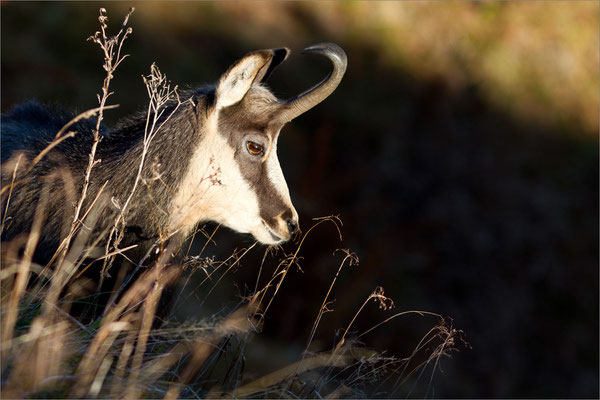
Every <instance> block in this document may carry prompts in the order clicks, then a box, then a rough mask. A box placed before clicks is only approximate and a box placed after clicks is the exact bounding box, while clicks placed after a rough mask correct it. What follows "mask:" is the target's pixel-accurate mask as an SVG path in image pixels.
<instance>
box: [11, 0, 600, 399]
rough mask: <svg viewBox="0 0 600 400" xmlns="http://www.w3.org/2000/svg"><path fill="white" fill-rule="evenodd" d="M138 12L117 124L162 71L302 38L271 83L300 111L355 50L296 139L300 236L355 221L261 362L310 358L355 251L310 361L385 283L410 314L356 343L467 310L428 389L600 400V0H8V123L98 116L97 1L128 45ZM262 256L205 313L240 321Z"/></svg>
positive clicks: (177, 71) (311, 240)
mask: <svg viewBox="0 0 600 400" xmlns="http://www.w3.org/2000/svg"><path fill="white" fill-rule="evenodd" d="M129 6H135V7H136V11H135V13H134V14H133V16H132V18H131V20H130V24H131V26H132V27H133V34H132V36H131V37H130V38H129V39H128V40H127V41H126V42H125V45H124V48H125V51H126V52H127V53H129V54H131V56H130V57H129V58H128V59H127V60H126V61H125V62H124V63H123V64H122V65H121V66H120V67H119V69H118V70H117V73H116V77H115V80H114V82H113V86H112V89H113V90H114V92H115V94H114V95H113V96H112V97H111V99H110V101H109V103H111V104H120V108H119V109H117V110H113V111H110V112H109V113H107V116H106V120H107V123H108V124H112V123H114V122H116V121H117V120H118V119H119V118H120V117H123V116H125V115H127V114H130V113H132V112H134V111H137V110H140V109H142V108H143V107H144V106H145V104H146V94H145V93H146V92H145V88H144V86H143V83H142V79H141V75H142V74H147V73H148V72H149V67H150V64H151V63H152V62H156V63H157V64H158V66H159V67H160V68H161V70H162V71H163V72H164V73H166V74H167V76H168V77H169V79H170V80H171V81H173V82H174V83H176V84H179V85H180V86H182V87H183V86H186V85H190V86H194V85H199V84H203V83H211V82H214V81H216V80H217V79H218V77H219V76H220V74H221V73H223V72H224V71H225V69H226V68H227V67H228V66H229V65H230V64H231V63H232V62H233V61H235V60H236V59H237V58H239V57H240V56H242V55H243V54H245V53H247V52H249V51H252V50H256V49H261V48H270V47H278V46H287V47H290V48H291V49H292V51H293V53H292V56H291V57H290V58H289V59H288V60H287V61H286V62H285V63H284V64H283V65H281V66H280V67H279V68H278V70H277V71H276V72H275V73H274V75H273V77H272V78H271V80H270V86H271V87H272V89H273V91H274V92H275V93H276V94H277V95H278V96H280V97H282V98H285V97H291V96H293V95H295V94H297V93H299V92H300V91H302V90H304V89H305V88H307V87H309V86H311V85H312V84H314V83H315V82H317V81H319V80H320V79H321V78H322V77H323V76H324V75H325V74H326V73H327V71H328V68H329V67H328V64H327V62H326V61H324V60H321V59H319V58H317V57H313V56H303V55H301V54H300V50H301V49H302V48H304V47H306V46H308V45H310V44H313V43H317V42H321V41H332V42H335V43H338V44H339V45H340V46H342V47H343V48H344V49H345V50H346V52H347V54H348V58H349V67H348V71H347V74H346V76H345V78H344V80H343V81H342V84H341V85H340V87H339V88H338V89H337V90H336V92H335V93H334V94H333V95H332V96H331V97H330V98H329V99H327V100H326V101H325V102H324V103H322V104H321V105H319V106H318V107H316V108H315V109H313V110H311V111H309V112H308V113H306V114H305V115H303V116H301V117H299V118H298V119H297V120H295V121H294V122H293V123H291V124H290V125H289V126H287V127H285V128H284V131H283V133H282V138H281V140H280V145H279V147H280V150H279V151H280V160H281V164H282V167H283V170H284V173H285V175H286V179H287V181H288V184H289V186H290V190H291V194H292V199H293V200H294V203H295V206H296V208H297V209H298V211H299V213H300V220H301V225H302V228H303V230H304V231H306V230H307V229H308V228H310V226H311V225H312V223H313V222H312V221H311V219H312V218H314V217H320V216H325V215H339V216H340V218H341V219H342V221H343V223H344V225H343V229H342V233H343V238H344V239H343V241H342V242H341V243H340V242H339V239H338V235H337V232H336V230H335V228H334V227H333V225H331V224H324V225H322V226H320V227H319V228H317V229H315V230H314V231H313V232H311V234H310V236H309V237H308V238H307V240H306V243H305V245H304V247H303V249H302V250H301V253H300V255H301V256H302V257H304V258H303V260H302V261H301V266H302V268H303V273H301V272H297V271H295V270H293V273H292V274H291V275H290V276H288V277H287V278H286V281H285V282H284V285H283V287H282V289H281V291H280V293H279V294H278V295H277V296H278V297H277V298H276V301H275V302H274V305H273V307H272V308H271V310H270V311H269V314H268V318H267V321H266V324H265V329H264V332H263V333H262V334H261V335H259V336H260V339H259V340H258V341H257V342H256V343H257V344H256V346H255V347H254V348H255V349H259V350H254V351H255V352H257V353H256V354H255V356H256V355H258V359H259V361H257V362H256V361H253V360H252V353H251V351H252V350H249V355H248V361H247V362H248V365H252V363H253V362H255V363H257V364H259V366H260V367H262V368H264V370H265V371H264V372H268V371H269V370H270V369H271V368H276V367H277V365H279V366H282V365H286V363H288V364H289V362H293V361H294V360H295V359H296V358H297V356H298V354H299V352H300V351H301V350H302V349H303V347H304V346H305V344H306V341H307V338H308V335H309V332H310V329H311V327H312V323H313V321H314V319H315V317H316V313H317V310H318V308H319V306H320V304H321V302H322V300H323V297H324V295H325V293H326V291H327V289H328V287H329V285H330V283H331V280H332V279H333V276H334V275H335V272H336V271H337V268H338V266H339V263H340V262H341V259H342V258H343V254H341V253H336V254H335V255H332V253H333V252H334V250H335V249H337V248H348V249H350V250H351V251H353V252H355V253H356V254H357V255H358V257H359V258H360V265H359V266H353V267H349V268H345V269H343V270H342V274H341V276H340V279H339V280H338V282H337V283H336V286H335V287H334V289H333V292H332V297H333V298H335V299H336V302H335V303H334V304H333V305H332V306H331V307H332V308H333V309H334V310H335V311H334V312H332V313H328V314H325V316H324V317H323V320H322V322H321V325H320V327H319V329H318V331H317V335H316V339H315V343H314V346H313V347H312V349H313V350H315V351H318V350H327V349H329V348H331V346H332V345H333V344H334V343H335V332H336V330H338V329H342V328H345V327H346V326H347V324H348V323H349V321H350V320H351V318H352V317H353V315H354V314H355V312H356V311H357V309H358V308H359V307H360V305H361V304H362V302H363V301H364V300H365V299H366V298H367V296H368V295H369V294H370V293H371V291H372V290H373V289H374V288H375V287H376V286H378V285H381V286H383V287H384V288H385V290H386V294H387V295H388V296H390V297H392V298H393V299H394V301H395V304H396V308H395V309H394V310H392V311H391V312H390V311H387V312H386V311H384V310H379V309H377V307H376V306H375V305H373V304H371V305H369V306H367V307H366V308H365V310H364V311H363V312H362V313H361V314H360V316H359V317H358V319H357V322H356V323H355V325H354V328H353V329H354V330H355V331H357V332H362V331H365V330H366V329H368V328H370V327H371V326H373V325H375V324H376V323H377V322H379V321H382V320H383V319H385V318H386V317H388V316H389V315H391V313H393V312H399V311H404V310H428V311H432V312H436V313H439V314H442V315H444V316H450V317H452V318H453V324H454V326H455V327H456V328H458V329H462V330H464V331H465V334H466V339H467V340H468V341H469V343H470V344H471V346H472V348H471V349H468V348H465V347H461V346H459V348H460V352H458V353H454V356H453V358H452V359H445V360H444V361H442V364H441V371H438V372H437V373H436V375H435V377H434V379H433V383H432V385H431V386H432V387H433V392H432V391H431V387H429V389H430V391H429V395H432V393H433V395H434V396H435V397H555V398H566V397H577V398H582V397H593V398H597V397H598V395H599V393H598V391H599V386H598V385H599V382H598V372H599V371H598V369H599V368H598V362H599V347H598V343H599V336H598V333H599V325H598V322H599V307H598V305H599V298H598V293H599V283H598V279H599V277H598V254H599V253H598V252H599V249H598V246H599V244H598V243H599V238H598V182H599V175H598V161H599V159H598V109H599V91H598V88H599V78H598V70H599V54H598V48H599V40H598V34H599V25H598V15H599V4H598V3H597V2H569V4H567V2H448V3H441V2H428V3H421V2H418V3H417V2H415V3H411V2H403V3H397V2H381V3H379V2H368V3H367V2H340V3H337V2H324V3H313V2H277V3H270V2H269V3H262V2H252V3H245V2H226V3H211V2H202V3H176V2H169V3H166V2H165V3H161V2H150V3H137V4H136V3H126V2H123V3H113V2H106V3H91V2H86V3H80V2H75V3H54V2H49V3H24V2H18V3H12V2H2V7H1V16H2V20H1V36H2V38H1V51H2V60H1V64H2V69H1V74H2V75H1V77H2V87H1V101H2V111H3V112H4V111H6V110H8V109H9V108H10V107H11V106H13V105H15V104H18V103H20V102H23V101H25V100H27V99H30V98H36V99H38V100H40V101H42V102H47V103H54V104H59V105H62V106H65V107H68V108H75V109H77V110H79V111H83V110H86V109H89V108H93V107H95V106H96V105H97V103H96V93H98V92H99V89H100V86H101V82H102V79H103V75H104V71H103V70H102V68H101V62H102V58H101V57H102V56H101V53H100V51H99V49H98V48H97V46H95V45H94V44H92V43H91V42H86V40H85V39H86V38H87V37H88V36H90V35H92V34H93V33H94V32H95V31H96V30H97V29H98V21H97V16H98V9H99V8H100V7H105V8H106V9H107V11H108V17H109V32H113V33H114V32H115V31H116V29H118V27H119V26H120V24H121V21H122V18H123V16H124V15H125V12H126V10H127V8H128V7H129ZM209 230H210V227H209ZM216 241H217V243H218V245H217V246H213V245H211V246H209V248H208V249H207V250H205V255H210V254H211V253H212V254H215V255H216V256H217V257H220V256H224V255H227V254H230V253H231V251H232V250H233V249H234V248H236V247H240V246H243V245H247V244H248V242H249V241H248V239H247V238H241V239H240V237H239V235H233V234H231V233H230V232H227V231H226V230H225V229H221V230H220V231H219V232H218V235H217V239H216ZM293 248H294V246H293V245H290V247H289V248H288V247H286V249H293ZM263 252H264V249H258V248H257V249H255V250H253V251H252V252H251V253H250V254H249V255H248V256H247V257H245V258H244V259H243V260H242V263H241V266H240V267H239V268H237V269H236V270H235V271H233V272H232V273H230V274H228V275H227V279H225V280H223V281H222V282H220V283H219V285H218V286H217V288H216V289H215V293H216V294H215V293H213V296H216V297H214V298H215V299H217V300H215V301H213V303H212V304H209V303H210V302H207V303H198V305H197V306H196V305H195V304H194V303H190V302H189V301H188V302H187V306H188V308H191V309H194V308H198V309H199V308H202V307H207V309H208V310H207V311H206V315H211V313H213V312H214V309H215V307H216V308H217V309H219V310H221V311H223V310H225V311H226V310H230V309H231V308H230V307H233V306H235V304H237V303H238V302H239V300H240V298H239V295H247V294H248V293H249V292H251V290H252V289H253V287H254V282H255V280H256V277H257V270H258V266H259V264H260V260H261V259H262V256H263ZM277 260H278V255H275V256H273V257H271V261H269V262H267V266H266V267H265V271H263V274H265V275H263V277H262V278H261V282H263V283H264V282H265V279H266V278H265V277H266V276H268V275H269V273H270V272H272V269H273V267H274V265H276V264H277ZM269 263H270V264H269ZM269 265H271V266H269ZM269 268H270V269H269ZM192 286H193V285H192ZM203 297H204V294H203V293H199V294H198V293H197V294H195V295H194V296H190V297H189V298H190V299H193V298H200V299H202V298H203ZM211 307H212V309H211ZM181 318H185V316H183V317H181ZM434 322H435V321H431V320H427V319H426V318H421V317H419V318H417V317H415V316H409V317H403V318H398V319H395V320H393V321H391V322H389V323H388V324H386V325H384V326H382V327H380V328H379V329H377V330H375V331H373V333H371V334H369V335H365V336H363V337H362V338H361V340H362V341H363V342H364V343H365V345H366V346H368V347H371V348H375V349H378V350H382V351H383V350H387V352H388V354H394V355H397V356H399V357H405V356H408V355H409V354H410V352H411V351H412V349H413V348H414V346H415V345H416V344H417V342H418V340H419V339H420V337H422V336H423V335H424V333H425V332H426V331H427V329H429V328H430V327H431V326H432V325H431V324H432V323H434ZM260 346H263V347H260ZM261 348H264V350H262V351H264V352H267V351H268V354H269V357H263V358H262V359H261V350H260V349H261ZM286 357H289V360H288V359H286ZM255 358H256V357H255ZM267 359H270V362H271V363H272V364H273V365H270V364H269V361H266V360H267ZM274 359H275V360H274ZM423 380H424V382H423V385H422V388H421V389H419V388H417V389H416V390H414V391H413V392H412V393H411V395H412V396H417V397H418V396H423V395H424V394H425V391H426V390H427V388H428V385H427V384H428V381H429V379H428V378H427V379H425V378H423ZM420 390H421V391H420ZM406 391H408V390H406ZM398 395H399V396H405V395H406V393H404V394H403V393H401V392H399V393H398Z"/></svg>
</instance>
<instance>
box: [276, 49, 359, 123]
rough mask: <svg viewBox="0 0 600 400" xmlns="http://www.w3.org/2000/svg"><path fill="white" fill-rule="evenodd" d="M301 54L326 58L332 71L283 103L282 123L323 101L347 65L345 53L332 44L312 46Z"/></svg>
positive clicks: (337, 82)
mask: <svg viewBox="0 0 600 400" xmlns="http://www.w3.org/2000/svg"><path fill="white" fill-rule="evenodd" d="M303 53H317V54H322V55H324V56H326V57H327V58H329V60H330V61H331V63H332V64H333V71H331V72H330V73H329V75H327V77H326V78H325V79H323V80H322V81H321V82H320V83H318V84H316V85H315V86H313V87H312V88H310V89H308V90H306V91H304V92H303V93H301V94H299V95H298V96H296V97H293V98H291V99H289V100H288V101H286V102H285V103H283V106H282V107H283V110H282V112H281V119H282V121H283V122H284V123H285V122H288V121H291V120H292V119H294V118H296V117H297V116H298V115H300V114H302V113H304V112H306V111H308V110H310V109H311V108H313V107H314V106H316V105H317V104H319V103H320V102H322V101H323V100H325V99H326V98H327V96H329V95H330V94H331V93H332V92H333V91H334V90H335V88H337V86H338V85H339V84H340V81H341V80H342V77H343V76H344V72H346V66H347V65H348V58H347V57H346V53H344V50H342V48H341V47H340V46H338V45H337V44H334V43H319V44H314V45H312V46H310V47H307V48H306V49H304V51H303Z"/></svg>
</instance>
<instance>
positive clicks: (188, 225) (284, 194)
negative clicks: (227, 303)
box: [169, 51, 298, 245]
mask: <svg viewBox="0 0 600 400" xmlns="http://www.w3.org/2000/svg"><path fill="white" fill-rule="evenodd" d="M273 54H274V53H272V52H264V51H263V52H257V53H253V54H251V55H249V56H247V57H245V58H243V59H242V60H240V61H238V62H237V63H236V64H234V65H233V66H232V67H230V69H229V70H228V71H227V72H226V73H225V74H224V75H223V76H222V77H221V80H220V81H219V84H218V85H217V87H216V90H215V100H214V104H213V105H212V106H211V107H210V109H209V112H208V115H207V116H206V118H205V119H204V122H203V124H202V125H203V128H202V129H203V132H202V133H203V134H202V140H201V141H200V143H199V145H198V148H197V149H196V150H195V152H194V154H193V157H192V160H191V161H190V163H189V167H188V170H187V172H186V174H185V176H184V179H183V181H182V183H181V185H180V189H179V190H178V192H177V193H176V195H175V198H174V199H173V202H172V204H171V217H170V223H169V231H170V232H174V231H183V232H189V231H190V230H191V229H193V227H194V226H195V225H196V224H198V223H199V222H204V221H214V222H217V223H220V224H223V225H225V226H227V227H229V228H231V229H233V230H235V231H237V232H240V233H250V234H252V235H253V236H254V237H255V238H256V239H257V240H258V241H259V242H262V243H264V244H269V245H275V244H279V243H281V242H284V241H286V240H289V239H290V237H291V236H292V234H293V232H294V231H295V230H296V227H297V226H298V225H297V224H298V213H297V212H296V210H295V209H294V207H293V205H292V202H291V200H290V195H289V191H288V188H287V184H286V182H285V178H284V177H283V172H282V171H281V167H280V165H279V160H278V159H277V138H278V136H279V130H280V129H281V127H282V126H283V124H282V123H278V122H276V121H277V118H276V117H277V112H278V110H279V103H278V101H277V99H276V98H275V96H273V94H272V93H271V92H269V91H268V90H267V89H265V88H264V87H262V86H261V85H260V84H259V81H260V79H262V77H264V76H265V74H266V70H267V69H268V68H269V66H270V63H271V61H272V59H273ZM257 81H258V82H257Z"/></svg>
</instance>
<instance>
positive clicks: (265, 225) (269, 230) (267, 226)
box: [262, 221, 285, 244]
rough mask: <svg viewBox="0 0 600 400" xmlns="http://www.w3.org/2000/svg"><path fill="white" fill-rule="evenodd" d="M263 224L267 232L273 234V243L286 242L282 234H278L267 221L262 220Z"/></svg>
mask: <svg viewBox="0 0 600 400" xmlns="http://www.w3.org/2000/svg"><path fill="white" fill-rule="evenodd" d="M262 224H263V226H264V227H265V228H266V230H267V232H269V235H271V238H272V239H273V241H274V242H275V243H272V244H279V243H283V242H285V239H283V238H282V237H281V236H279V235H277V234H276V233H275V232H274V231H273V229H272V228H271V227H270V226H269V225H268V224H267V223H266V222H265V221H262Z"/></svg>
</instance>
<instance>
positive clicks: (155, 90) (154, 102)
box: [100, 64, 182, 284]
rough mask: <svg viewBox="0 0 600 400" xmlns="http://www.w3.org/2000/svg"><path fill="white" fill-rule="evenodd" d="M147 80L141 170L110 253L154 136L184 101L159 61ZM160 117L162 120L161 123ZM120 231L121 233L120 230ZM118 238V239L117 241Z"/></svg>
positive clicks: (113, 234)
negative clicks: (168, 107)
mask: <svg viewBox="0 0 600 400" xmlns="http://www.w3.org/2000/svg"><path fill="white" fill-rule="evenodd" d="M143 79H144V84H145V86H146V91H147V93H148V97H149V102H148V110H147V112H146V125H145V127H144V140H143V149H142V154H141V157H140V162H139V165H138V170H137V174H136V176H135V179H134V182H133V185H132V187H131V190H130V192H129V195H128V196H127V199H126V200H125V202H124V203H123V205H122V206H120V209H119V214H118V215H117V217H116V219H115V221H114V223H113V227H112V229H111V231H110V233H109V235H108V240H107V241H106V246H105V253H106V254H109V253H110V249H111V247H113V248H115V249H116V248H117V246H118V245H119V243H120V242H121V240H122V239H123V233H124V229H125V224H126V221H125V214H126V213H127V209H128V207H129V203H130V202H131V199H132V198H133V196H134V194H135V192H136V190H137V187H138V185H139V182H140V180H142V171H143V169H144V166H145V161H146V157H147V155H148V152H149V150H150V145H151V143H152V140H153V139H154V137H155V136H156V134H157V133H158V131H159V130H160V129H161V128H162V127H163V125H164V124H165V123H167V122H168V121H169V120H170V119H171V117H172V116H173V115H174V114H175V112H176V111H177V109H178V108H179V106H180V105H181V104H182V103H181V100H180V99H179V95H178V93H177V86H175V87H173V88H171V85H170V83H169V82H168V80H167V77H166V75H164V74H162V73H161V72H160V70H159V69H158V67H157V66H156V64H152V66H151V67H150V75H148V76H147V77H143ZM173 97H176V98H177V105H176V106H175V107H174V108H173V109H172V110H171V112H170V114H169V115H168V116H167V117H166V118H164V119H163V114H164V112H165V105H166V104H167V103H168V102H169V101H170V100H171V99H172V98H173ZM159 121H160V124H159ZM117 231H119V233H118V234H117ZM113 238H114V242H113ZM113 260H114V257H112V256H111V257H107V258H106V259H105V262H104V264H103V266H102V273H101V275H100V280H101V282H100V284H101V283H102V279H104V277H105V275H106V273H107V271H108V269H109V268H110V266H111V265H112V261H113Z"/></svg>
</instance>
